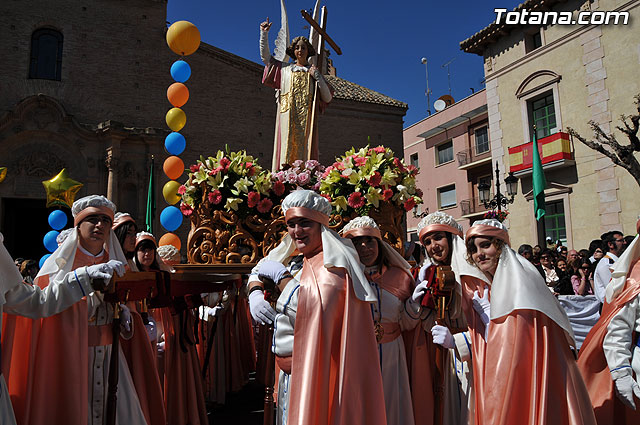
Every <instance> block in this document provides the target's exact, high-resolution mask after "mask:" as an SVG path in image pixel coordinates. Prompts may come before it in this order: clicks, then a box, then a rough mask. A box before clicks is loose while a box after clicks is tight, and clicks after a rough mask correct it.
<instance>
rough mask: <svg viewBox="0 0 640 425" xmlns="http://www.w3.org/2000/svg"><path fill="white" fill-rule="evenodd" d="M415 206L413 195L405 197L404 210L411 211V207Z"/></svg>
mask: <svg viewBox="0 0 640 425" xmlns="http://www.w3.org/2000/svg"><path fill="white" fill-rule="evenodd" d="M415 206H416V200H415V199H413V197H411V198H409V199H407V200H406V201H404V210H405V211H411V209H413V207H415Z"/></svg>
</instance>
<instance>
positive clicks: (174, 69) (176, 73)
mask: <svg viewBox="0 0 640 425" xmlns="http://www.w3.org/2000/svg"><path fill="white" fill-rule="evenodd" d="M171 77H173V79H174V80H176V81H177V82H179V83H184V82H186V81H187V80H188V79H189V77H191V67H190V66H189V64H188V63H186V62H185V61H183V60H177V61H175V62H174V63H173V65H171Z"/></svg>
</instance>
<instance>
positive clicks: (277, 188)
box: [273, 181, 285, 196]
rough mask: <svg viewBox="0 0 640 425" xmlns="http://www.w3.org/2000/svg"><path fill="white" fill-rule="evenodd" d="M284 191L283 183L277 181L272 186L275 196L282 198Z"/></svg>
mask: <svg viewBox="0 0 640 425" xmlns="http://www.w3.org/2000/svg"><path fill="white" fill-rule="evenodd" d="M284 190H285V187H284V183H282V182H281V181H277V182H275V183H274V184H273V192H274V193H275V194H276V196H282V194H283V193H284Z"/></svg>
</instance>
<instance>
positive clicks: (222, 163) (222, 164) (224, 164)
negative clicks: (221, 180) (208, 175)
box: [220, 156, 231, 171]
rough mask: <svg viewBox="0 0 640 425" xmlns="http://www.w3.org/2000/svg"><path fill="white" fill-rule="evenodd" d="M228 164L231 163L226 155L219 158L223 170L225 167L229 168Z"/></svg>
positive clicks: (225, 169)
mask: <svg viewBox="0 0 640 425" xmlns="http://www.w3.org/2000/svg"><path fill="white" fill-rule="evenodd" d="M229 164H231V161H230V160H229V158H227V157H226V156H224V157H222V159H221V160H220V166H221V167H223V168H224V171H227V169H228V168H229Z"/></svg>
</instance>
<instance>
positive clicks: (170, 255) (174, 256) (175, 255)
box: [156, 245, 180, 263]
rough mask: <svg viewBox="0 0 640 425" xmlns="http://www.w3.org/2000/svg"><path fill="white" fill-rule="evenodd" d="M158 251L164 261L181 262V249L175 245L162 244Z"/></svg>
mask: <svg viewBox="0 0 640 425" xmlns="http://www.w3.org/2000/svg"><path fill="white" fill-rule="evenodd" d="M156 251H157V252H158V256H159V257H160V258H162V260H163V261H168V262H170V263H171V262H173V263H179V262H180V251H178V248H176V247H175V246H173V245H162V246H159V247H158V249H157V250H156Z"/></svg>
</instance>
